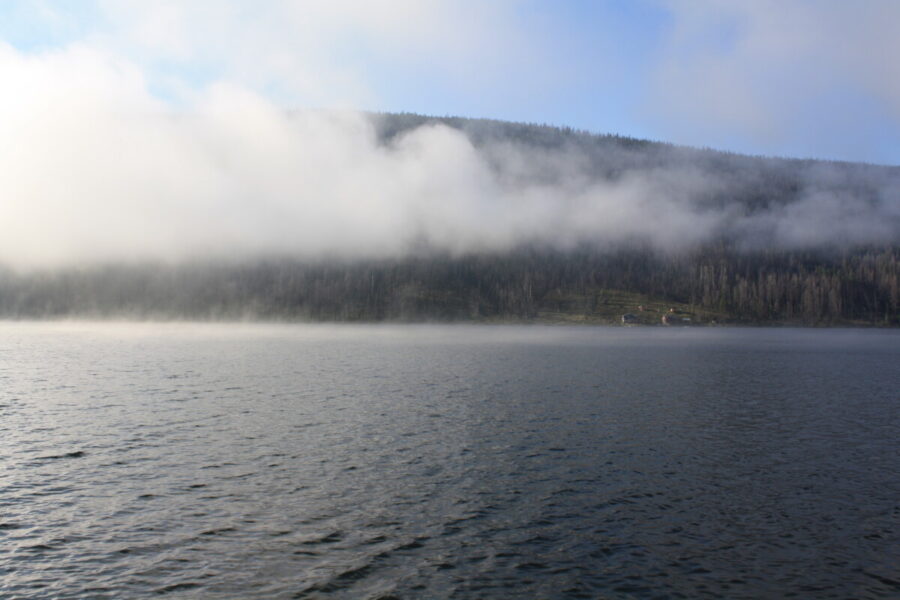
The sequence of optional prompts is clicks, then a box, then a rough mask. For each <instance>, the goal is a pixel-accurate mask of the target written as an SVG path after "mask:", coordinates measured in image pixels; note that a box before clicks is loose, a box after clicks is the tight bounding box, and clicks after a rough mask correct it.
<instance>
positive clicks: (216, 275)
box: [0, 114, 900, 326]
mask: <svg viewBox="0 0 900 600" xmlns="http://www.w3.org/2000/svg"><path fill="white" fill-rule="evenodd" d="M371 118H372V120H373V123H374V127H375V132H376V135H377V139H378V142H379V143H380V144H382V145H384V146H391V145H392V144H396V143H398V142H399V141H400V140H402V139H403V137H404V135H406V134H408V133H410V132H412V131H414V130H416V129H417V128H420V127H422V126H428V125H442V126H446V127H449V128H451V129H454V130H457V131H460V132H462V133H464V134H465V135H466V137H467V138H468V140H469V141H470V142H471V144H472V145H473V146H474V147H475V148H476V149H478V151H479V152H480V153H482V155H483V156H484V157H485V159H486V161H487V164H489V165H491V168H494V169H496V170H497V171H498V172H500V179H501V180H503V178H504V177H505V178H507V179H513V180H514V182H513V183H514V184H515V185H517V186H524V185H526V184H529V183H534V184H535V185H539V186H549V187H551V188H552V187H553V186H560V187H564V186H571V182H570V181H567V178H568V179H571V178H575V179H579V184H578V185H579V186H581V187H587V186H590V185H592V184H593V183H594V182H613V183H615V182H618V181H622V180H627V179H628V178H635V177H638V178H640V177H644V175H645V174H650V177H653V178H655V179H654V181H656V185H655V186H654V187H651V188H649V189H650V190H651V191H652V193H654V194H666V193H667V190H668V188H667V187H666V186H667V185H668V183H669V182H671V185H672V186H673V192H672V193H673V197H674V198H675V200H673V202H672V204H671V205H672V206H674V207H676V208H677V207H680V206H684V207H685V210H686V212H689V214H690V219H695V220H696V221H697V223H698V224H697V227H701V226H704V225H702V224H703V223H706V222H707V221H705V220H704V219H705V217H706V216H707V215H713V216H715V217H716V220H715V223H716V224H717V225H716V226H717V227H721V229H719V230H717V235H711V236H707V237H704V238H698V239H702V242H698V243H694V244H687V245H685V246H683V247H678V248H677V249H673V250H671V251H668V250H667V249H666V247H665V245H659V244H654V240H653V236H654V232H665V230H666V223H665V221H664V219H665V218H673V214H668V215H664V216H662V217H661V216H660V215H658V214H654V213H653V212H652V211H648V212H646V213H641V212H637V213H636V214H637V215H638V217H636V218H637V219H646V220H647V221H648V222H650V221H653V225H652V227H650V226H648V228H647V229H646V231H648V232H649V234H648V237H645V238H636V239H634V240H633V241H627V240H626V241H625V242H620V243H617V244H612V245H611V244H604V243H600V242H598V243H593V242H591V241H590V240H588V241H585V240H583V239H581V240H577V241H575V242H573V243H564V242H565V240H563V242H561V243H556V242H554V243H549V242H547V241H535V242H531V243H519V244H517V245H515V246H514V247H512V248H509V249H506V250H496V249H495V250H474V249H473V250H471V251H464V252H448V251H446V250H441V249H437V248H431V247H429V246H428V244H427V243H425V244H423V245H422V246H421V247H419V248H416V249H415V250H411V251H410V252H409V253H408V254H406V255H404V256H399V257H393V258H358V259H354V260H351V259H347V258H343V259H331V260H329V259H323V258H318V259H315V260H313V259H301V258H296V257H290V256H275V257H264V258H259V259H253V260H249V259H248V260H243V261H232V262H200V261H194V262H188V263H180V264H174V265H163V264H141V265H134V264H131V265H126V264H107V265H83V266H80V267H78V268H70V269H59V270H44V271H29V272H21V273H19V272H14V271H12V270H6V271H3V270H0V317H5V318H58V317H70V316H86V317H108V316H111V317H129V318H163V319H166V318H191V319H236V318H254V319H255V318H260V319H287V320H339V321H340V320H366V321H383V320H407V321H422V320H470V321H479V322H485V321H486V322H497V321H517V322H520V321H526V322H527V321H539V322H585V323H620V322H621V318H622V316H623V315H624V314H626V313H628V314H633V315H635V318H634V321H635V322H636V323H642V324H661V323H662V321H663V316H665V315H666V314H670V313H671V314H672V315H673V319H672V320H673V321H674V322H676V323H679V324H687V323H690V324H698V323H699V324H712V323H717V324H722V323H743V324H797V325H879V326H898V325H900V243H898V242H900V236H898V232H900V167H892V166H878V165H868V164H857V163H843V162H826V161H815V160H796V159H782V158H766V157H753V156H743V155H737V154H730V153H724V152H718V151H714V150H708V149H694V148H685V147H679V146H673V145H670V144H665V143H660V142H650V141H644V140H635V139H631V138H624V137H619V136H612V135H594V134H590V133H585V132H580V131H573V130H571V129H566V128H556V127H548V126H541V125H527V124H519V123H508V122H502V121H491V120H478V119H461V118H454V117H426V116H421V115H414V114H376V115H371ZM521 156H527V161H525V162H524V163H523V162H522V161H520V160H519V159H520V158H521ZM523 164H524V166H522V165H523ZM660 174H661V175H660ZM581 180H583V181H581ZM660 182H661V183H660ZM697 182H701V183H702V185H701V184H698V183H697ZM635 201H641V199H640V198H638V199H637V200H635ZM651 206H658V205H651ZM663 206H668V205H663ZM674 217H678V215H677V214H674ZM598 218H601V219H602V218H603V214H600V215H599V216H598ZM660 219H662V220H663V222H662V223H661V224H660V223H658V222H656V221H659V220H660ZM690 219H689V220H687V222H686V223H682V224H681V227H682V228H684V229H685V230H686V231H687V230H690V228H691V227H692V223H693V221H691V220H690ZM723 223H724V225H722V224H723ZM638 225H641V224H638ZM654 228H655V229H654ZM638 230H639V231H641V230H640V229H638ZM823 232H825V233H824V234H823ZM832 232H833V234H832Z"/></svg>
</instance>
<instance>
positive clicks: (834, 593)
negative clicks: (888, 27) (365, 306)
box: [0, 323, 900, 598]
mask: <svg viewBox="0 0 900 600" xmlns="http://www.w3.org/2000/svg"><path fill="white" fill-rule="evenodd" d="M156 594H165V595H167V596H169V597H175V598H182V597H184V598H320V597H321V598H604V597H608V598H720V597H729V598H760V597H776V598H780V597H791V596H794V597H799V598H888V597H893V598H897V597H900V332H896V331H856V330H783V329H782V330H775V329H663V328H644V329H642V328H631V329H616V328H580V327H565V328H553V327H500V326H497V327H489V326H481V327H475V326H446V327H444V326H391V327H388V326H324V325H303V326H294V325H289V326H284V325H184V324H168V325H152V324H131V325H129V324H64V323H49V324H47V323H44V324H34V323H31V324H29V323H6V324H0V597H3V598H30V597H35V598H137V597H147V596H148V595H156Z"/></svg>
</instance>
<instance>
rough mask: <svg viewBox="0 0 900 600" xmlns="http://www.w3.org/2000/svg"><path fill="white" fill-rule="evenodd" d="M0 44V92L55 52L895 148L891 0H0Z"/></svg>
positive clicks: (519, 114) (553, 115)
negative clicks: (13, 72)
mask: <svg viewBox="0 0 900 600" xmlns="http://www.w3.org/2000/svg"><path fill="white" fill-rule="evenodd" d="M3 46H6V47H5V48H4V47H3ZM13 53H14V57H15V60H14V61H13V59H11V58H10V57H11V56H13ZM0 54H4V55H5V60H4V62H3V63H2V64H0V86H3V87H2V95H3V96H9V95H10V94H15V93H16V90H15V89H11V86H13V85H16V84H19V85H21V80H20V78H19V79H17V78H16V77H11V76H10V74H9V71H10V69H20V70H21V69H22V68H23V67H22V64H21V63H22V60H26V59H31V60H32V61H42V60H47V59H48V57H55V58H56V60H58V61H62V62H65V60H66V59H67V58H68V59H70V60H71V61H74V62H70V66H72V67H74V65H76V64H77V65H78V68H79V69H81V71H80V72H79V73H69V76H70V77H71V78H73V79H77V78H78V77H79V76H81V77H85V78H90V77H92V76H93V75H97V74H99V73H101V72H103V71H104V70H107V69H113V70H115V71H116V72H118V73H119V74H120V75H122V76H124V77H126V78H127V79H128V80H129V82H130V83H129V85H132V86H134V88H135V89H137V88H141V89H144V90H145V91H147V92H148V95H149V98H152V99H155V100H158V101H159V102H160V104H159V105H157V106H156V107H155V109H157V110H170V109H172V108H178V107H190V106H192V105H193V103H194V102H195V98H196V96H198V95H203V94H204V93H206V92H207V91H208V90H209V89H210V86H213V85H216V84H220V83H222V82H227V83H228V84H229V85H233V86H237V87H240V88H242V89H246V90H249V91H252V92H254V93H256V94H258V95H259V96H261V97H263V98H265V99H267V100H268V101H270V102H271V103H273V104H274V105H276V106H283V107H335V106H342V107H354V108H361V109H368V110H383V111H413V112H419V113H425V114H436V115H445V114H446V115H461V116H472V117H492V118H500V119H508V120H516V121H531V122H541V123H552V124H559V125H570V126H574V127H578V128H585V129H589V130H592V131H596V132H611V133H620V134H624V135H630V136H635V137H647V138H652V139H661V140H666V141H673V142H676V143H684V144H690V145H698V146H710V147H716V148H722V149H728V150H734V151H739V152H747V153H754V154H775V155H788V156H804V157H821V158H832V159H844V160H860V161H869V162H877V163H888V164H900V61H898V60H897V57H898V56H900V2H898V1H896V0H857V1H853V2H849V1H846V0H746V1H743V2H741V1H731V0H693V1H692V0H610V1H603V0H569V1H552V2H551V1H549V0H543V1H539V0H490V1H485V0H358V1H353V0H306V1H304V0H269V1H266V0H248V1H244V0H191V1H183V0H153V1H152V2H151V1H146V0H83V1H72V0H30V1H29V0H4V1H3V2H0ZM11 61H12V62H16V63H17V64H18V66H15V65H13V66H10V65H11ZM32 64H34V63H32ZM70 83H71V84H72V85H77V83H78V82H74V81H73V82H70ZM85 85H93V83H90V84H88V83H85ZM110 85H114V84H113V83H110ZM115 85H118V84H115Z"/></svg>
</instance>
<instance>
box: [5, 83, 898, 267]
mask: <svg viewBox="0 0 900 600" xmlns="http://www.w3.org/2000/svg"><path fill="white" fill-rule="evenodd" d="M116 93H117V94H118V93H121V92H116ZM16 98H17V100H16V101H15V102H12V101H9V100H7V101H6V102H5V104H4V105H3V108H4V110H5V112H4V113H3V115H2V116H0V164H3V169H0V198H2V200H0V263H2V264H5V265H7V266H10V267H13V268H16V269H25V270H31V269H33V268H44V267H59V266H63V267H67V266H73V265H85V264H92V263H94V264H96V263H109V262H125V263H128V262H140V261H172V262H184V261H194V260H206V259H240V260H243V259H255V258H263V257H289V258H293V259H304V260H306V259H310V260H318V259H322V258H344V259H361V258H366V259H371V258H402V257H405V256H411V255H415V254H417V253H421V252H422V251H423V250H427V251H431V252H440V253H448V254H449V255H451V256H461V255H464V254H469V253H478V252H493V253H496V252H504V251H509V250H514V249H516V248H521V247H526V246H536V247H549V248H552V249H557V250H568V249H572V248H576V247H582V246H584V245H588V246H590V247H593V248H595V249H599V250H601V251H602V250H606V249H609V250H612V249H617V248H621V247H623V246H629V245H634V246H640V247H648V246H649V247H651V248H654V249H656V250H659V251H663V252H664V253H680V252H684V251H688V250H691V249H695V248H697V247H698V246H702V245H704V244H708V243H712V242H719V241H721V240H727V241H728V242H729V243H730V244H731V245H732V246H733V247H734V248H739V249H746V250H757V249H761V248H768V247H775V248H781V249H788V250H795V249H812V248H821V247H824V246H829V247H838V248H847V247H852V246H855V245H873V244H886V243H887V244H890V243H894V242H896V241H897V240H898V239H900V169H898V168H894V167H876V166H870V165H853V164H842V163H822V162H814V161H795V160H778V159H763V158H750V157H743V156H737V155H728V154H723V153H717V152H712V151H703V150H692V149H685V148H677V147H671V146H668V145H665V144H656V143H649V142H641V141H637V140H631V139H624V138H617V137H614V136H592V135H588V134H583V133H579V132H572V131H569V130H561V129H556V128H550V127H536V126H526V125H516V124H509V123H502V122H490V121H467V120H460V119H427V118H424V117H419V116H415V115H370V114H363V113H357V112H324V111H298V112H285V111H283V110H281V109H279V108H277V107H275V106H274V105H272V104H270V103H269V102H267V101H265V100H263V99H261V98H259V97H257V96H254V95H251V94H249V93H246V92H243V91H239V90H235V89H231V88H228V87H224V86H220V87H214V88H213V89H212V91H211V92H210V93H209V94H207V95H206V96H204V97H203V98H202V99H199V100H198V101H197V103H196V104H195V105H194V106H193V107H191V109H190V111H187V112H185V113H182V114H178V115H173V114H172V113H171V112H168V111H165V110H163V109H161V108H160V107H157V106H154V105H152V104H148V105H146V106H143V107H142V110H135V109H134V106H133V104H134V103H128V102H125V103H124V104H123V103H122V102H119V101H118V100H117V99H115V98H113V99H112V100H110V99H109V98H107V97H105V96H103V94H102V93H98V94H94V95H85V96H82V97H80V96H75V97H73V99H72V102H70V103H67V104H65V105H64V106H66V108H65V109H64V110H62V109H59V106H63V104H60V103H58V102H55V101H54V102H49V101H48V102H49V103H44V104H41V103H40V102H39V101H38V100H39V99H35V98H28V97H27V94H26V95H24V96H23V95H19V96H17V97H16ZM35 102H37V103H35ZM51 106H52V107H56V108H54V109H53V110H48V109H47V108H48V107H51ZM126 107H127V109H126Z"/></svg>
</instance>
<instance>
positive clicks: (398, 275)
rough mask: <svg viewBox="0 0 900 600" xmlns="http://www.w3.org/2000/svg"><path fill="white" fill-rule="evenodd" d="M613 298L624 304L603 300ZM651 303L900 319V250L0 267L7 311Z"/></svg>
mask: <svg viewBox="0 0 900 600" xmlns="http://www.w3.org/2000/svg"><path fill="white" fill-rule="evenodd" d="M623 291H624V292H626V293H627V295H626V296H625V300H624V304H623V300H622V293H621V292H623ZM613 296H615V297H616V298H618V304H615V305H612V306H608V304H609V302H610V298H612V297H613ZM649 301H655V302H657V303H663V304H666V303H677V304H678V305H679V306H681V307H683V309H682V310H683V311H685V312H690V313H696V314H698V315H700V318H699V319H698V318H696V317H695V322H696V321H698V320H699V321H700V322H704V321H706V322H708V321H712V320H713V319H714V320H715V321H716V322H718V323H745V324H760V323H769V324H774V323H784V324H797V325H837V324H871V325H889V326H897V325H900V251H898V249H897V248H895V247H888V248H869V249H861V250H854V251H848V252H830V253H827V254H824V253H814V252H759V253H744V252H735V251H731V250H728V249H727V248H725V247H724V246H720V247H716V248H706V249H703V250H699V251H697V252H694V253H691V254H684V255H680V256H665V255H660V254H659V253H657V252H654V251H651V250H638V249H630V250H620V251H615V252H608V251H596V250H591V249H587V248H583V249H578V250H573V251H566V252H563V251H558V250H550V249H534V248H531V249H522V250H519V251H516V252H511V253H504V254H491V255H488V254H473V255H467V256H462V257H451V256H446V255H443V256H439V255H428V256H415V257H410V258H405V259H398V260H379V261H357V262H318V263H305V262H298V261H294V260H270V261H263V262H256V263H252V264H249V263H248V264H230V265H225V264H199V263H195V264H185V265H181V266H159V265H144V266H128V267H125V266H106V267H93V268H81V269H73V270H64V271H55V272H45V273H32V274H24V275H23V274H19V275H17V274H14V273H12V272H6V273H3V274H0V316H2V317H5V318H60V317H70V316H84V317H124V318H163V319H166V318H188V319H244V318H250V319H286V320H314V321H319V320H325V321H360V320H362V321H383V320H411V321H421V320H450V321H453V320H476V321H477V320H515V321H521V320H524V321H529V320H538V321H540V320H547V318H548V315H557V316H558V315H568V316H570V317H571V316H577V317H579V318H583V319H584V320H585V321H587V322H600V323H602V322H615V321H618V319H619V317H620V316H621V313H622V312H623V311H624V312H630V311H634V310H636V309H637V305H638V304H639V303H647V302H649Z"/></svg>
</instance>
